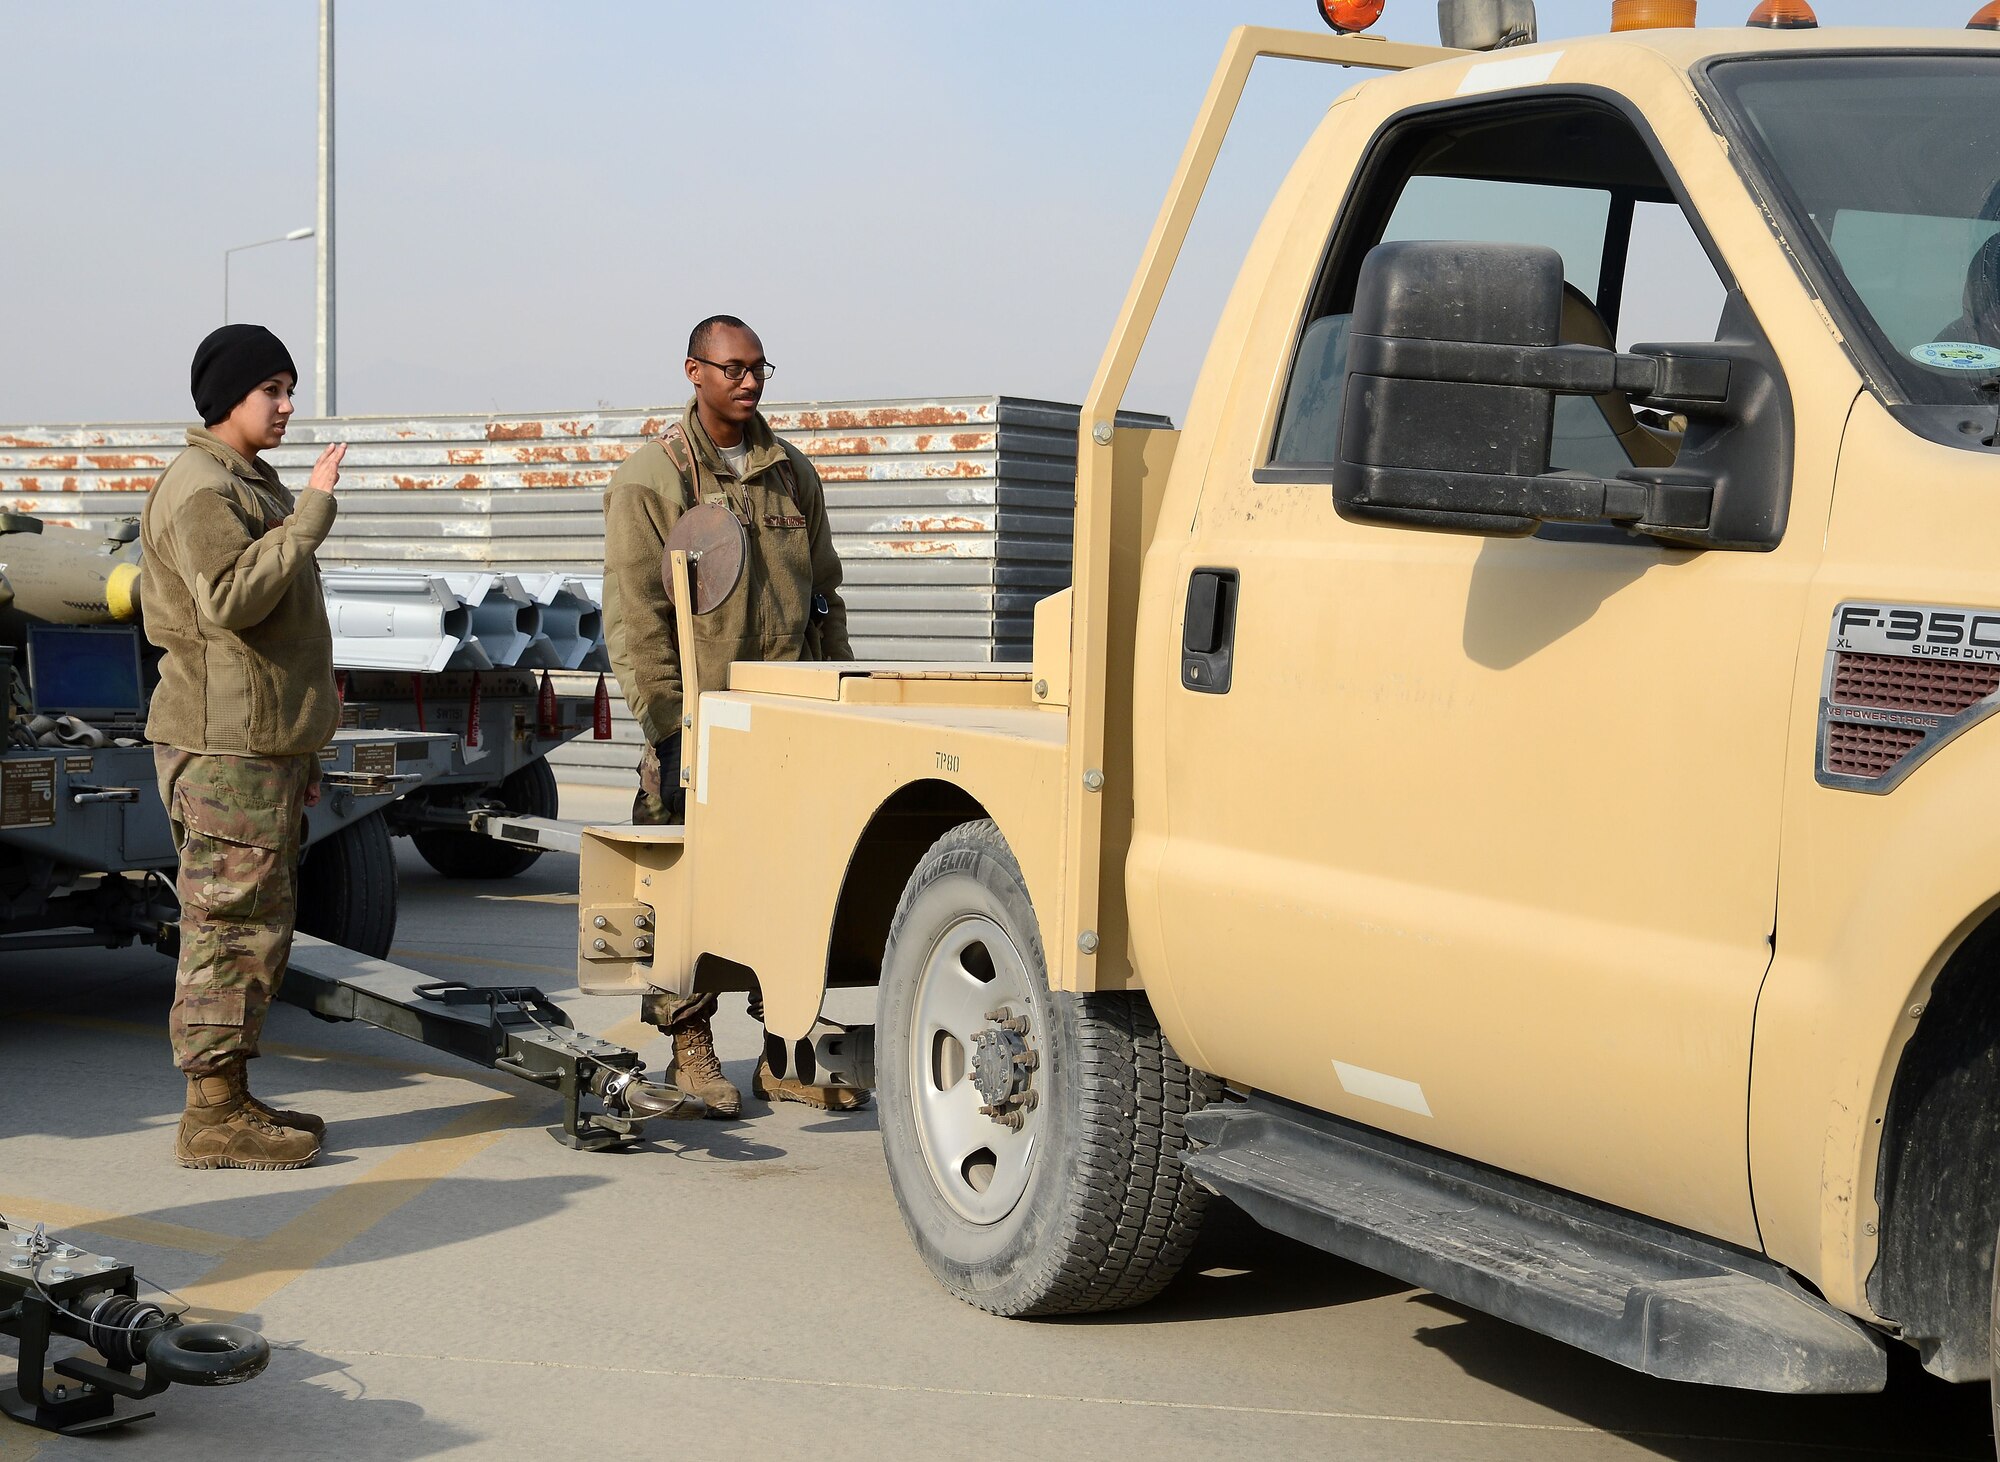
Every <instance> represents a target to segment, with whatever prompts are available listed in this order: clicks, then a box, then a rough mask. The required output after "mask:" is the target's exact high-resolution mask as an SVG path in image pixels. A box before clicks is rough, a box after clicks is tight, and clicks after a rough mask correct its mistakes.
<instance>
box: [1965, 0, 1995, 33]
mask: <svg viewBox="0 0 2000 1462" xmlns="http://www.w3.org/2000/svg"><path fill="white" fill-rule="evenodd" d="M1965 28H1966V29H1967V30H2000V0H1986V3H1985V4H1984V5H1982V6H1980V7H1979V9H1978V10H1977V11H1976V12H1974V14H1973V17H1972V19H1970V20H1968V21H1967V22H1966V23H1965Z"/></svg>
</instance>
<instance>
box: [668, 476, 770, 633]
mask: <svg viewBox="0 0 2000 1462" xmlns="http://www.w3.org/2000/svg"><path fill="white" fill-rule="evenodd" d="M677 548H684V549H686V550H687V556H688V578H689V580H690V581H691V584H692V587H693V589H694V605H693V609H694V612H695V613H696V614H706V613H708V612H709V611H710V610H711V609H713V608H715V606H716V605H718V604H720V603H721V602H722V601H723V600H725V599H727V598H728V597H729V596H730V594H731V593H732V592H734V591H735V588H736V582H737V580H739V579H741V578H742V577H743V560H744V557H745V555H746V553H747V551H748V548H749V544H748V540H747V539H746V537H745V535H744V532H743V524H742V523H741V522H739V521H738V520H737V517H736V515H735V514H734V513H732V512H730V511H729V509H727V508H725V507H723V506H722V504H720V503H703V504H701V506H699V507H694V508H689V509H688V510H687V511H686V512H685V513H682V514H681V516H680V520H679V521H678V522H676V523H675V524H674V530H673V532H671V533H669V534H668V535H667V546H666V549H665V551H664V552H663V553H661V555H660V582H661V583H662V584H664V585H666V589H667V600H668V602H669V603H671V602H672V601H673V597H674V550H675V549H677Z"/></svg>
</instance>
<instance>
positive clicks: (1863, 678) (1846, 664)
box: [1829, 653, 2000, 776]
mask: <svg viewBox="0 0 2000 1462" xmlns="http://www.w3.org/2000/svg"><path fill="white" fill-rule="evenodd" d="M1996 690H2000V667H1996V666H1991V665H1965V664H1955V663H1952V662H1950V661H1942V662H1940V661H1935V660H1912V659H1906V658H1905V657H1903V656H1901V655H1858V654H1853V653H1847V654H1841V655H1837V656H1835V657H1834V666H1833V693H1832V695H1831V696H1830V697H1829V699H1830V700H1832V701H1833V703H1834V704H1835V705H1842V706H1880V707H1881V708H1882V709H1884V710H1891V711H1928V712H1929V713H1930V714H1932V715H1934V716H1955V715H1957V714H1958V713H1959V712H1960V711H1962V710H1964V709H1965V708H1966V707H1968V706H1971V705H1975V704H1977V703H1978V702H1980V701H1983V700H1985V699H1986V697H1988V696H1989V695H1992V694H1993V693H1994V692H1995V691H1996ZM1838 729H1839V728H1836V734H1838ZM1845 729H1849V730H1855V731H1860V730H1862V729H1863V728H1860V727H1849V728H1845ZM1867 734H1869V735H1875V734H1877V733H1875V732H1874V731H1873V730H1872V729H1870V730H1869V731H1868V733H1867ZM1895 734H1896V735H1899V736H1900V735H1901V734H1903V733H1901V732H1897V733H1895ZM1918 739H1919V738H1918V736H1917V734H1916V733H1911V734H1910V739H1909V741H1908V743H1907V744H1906V745H1905V746H1904V750H1908V749H1909V747H1910V746H1914V745H1915V744H1916V742H1917V740H1918ZM1898 755H1901V753H1900V752H1899V753H1898ZM1829 770H1835V771H1844V770H1845V768H1840V767H1831V766H1830V767H1829ZM1884 770H1887V768H1884ZM1853 775H1856V776H1867V775H1876V774H1873V773H1865V772H1856V773H1853Z"/></svg>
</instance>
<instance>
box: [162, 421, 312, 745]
mask: <svg viewBox="0 0 2000 1462" xmlns="http://www.w3.org/2000/svg"><path fill="white" fill-rule="evenodd" d="M187 441H188V445H187V450H186V451H184V452H182V453H181V454H180V455H179V456H178V457H176V458H174V460H173V462H172V463H171V464H169V466H168V467H167V470H166V471H165V472H164V473H162V474H161V475H160V480H159V481H158V482H157V483H155V484H154V485H153V490H152V491H151V492H149V493H148V494H147V495H146V509H145V513H144V515H143V517H142V518H141V520H140V530H139V545H140V548H141V550H142V552H143V554H144V558H143V560H142V573H143V575H144V578H143V583H142V598H141V602H142V603H143V604H144V605H145V616H146V638H147V639H149V640H151V641H152V642H153V643H154V644H155V645H158V646H159V647H160V648H161V649H162V650H164V651H166V657H165V658H164V659H163V660H161V662H160V685H159V689H158V690H156V691H155V692H154V693H153V701H152V709H151V712H150V714H149V715H148V717H147V719H146V736H147V738H148V739H149V740H151V741H154V742H156V743H163V744H165V745H168V746H177V747H179V748H180V749H181V750H183V751H194V752H202V753H206V754H222V755H229V756H297V755H301V754H303V753H305V752H317V751H318V750H319V749H320V748H321V747H322V746H324V745H326V743H327V742H328V741H329V740H331V739H332V737H333V732H334V728H335V727H336V726H337V725H338V724H339V721H340V695H339V692H338V691H337V690H336V689H335V687H334V683H333V632H332V631H331V629H329V628H328V626H327V622H326V602H325V600H324V598H323V597H322V596H321V593H320V584H319V568H318V566H317V565H316V564H315V563H314V562H313V552H314V550H316V549H317V548H318V547H319V546H320V544H321V543H322V542H323V541H324V540H325V538H326V535H327V531H328V530H329V529H330V528H332V527H333V515H334V501H333V494H332V493H330V492H317V491H315V492H308V493H306V494H304V497H303V499H302V500H296V501H295V500H294V499H293V497H292V495H291V494H290V493H289V492H287V491H285V488H284V485H283V484H282V483H281V482H279V481H278V474H277V472H276V471H275V470H273V469H272V467H271V465H270V464H269V463H267V462H265V461H264V460H263V459H262V458H261V457H259V458H255V459H249V458H245V457H243V456H242V455H240V454H239V453H237V452H236V451H234V450H233V449H231V448H230V447H228V446H226V445H225V444H224V443H223V442H222V441H221V439H219V438H218V437H216V436H214V435H213V434H211V433H209V432H206V431H203V430H202V429H201V428H199V427H190V428H189V429H188V434H187Z"/></svg>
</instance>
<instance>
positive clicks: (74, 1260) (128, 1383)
mask: <svg viewBox="0 0 2000 1462" xmlns="http://www.w3.org/2000/svg"><path fill="white" fill-rule="evenodd" d="M0 1233H4V1234H5V1235H6V1237H5V1240H4V1241H0V1255H4V1259H0V1335H11V1336H13V1337H14V1339H15V1340H16V1341H17V1342H18V1344H19V1346H20V1359H19V1362H18V1364H17V1365H16V1367H15V1373H14V1385H13V1386H12V1387H10V1388H9V1389H7V1390H5V1391H0V1412H5V1413H6V1414H7V1415H8V1416H11V1417H13V1418H14V1420H16V1421H18V1422H22V1423H25V1424H26V1425H28V1426H33V1427H40V1428H41V1429H42V1430H44V1431H51V1432H60V1433H62V1434H63V1435H65V1436H85V1435H88V1434H89V1433H91V1432H101V1431H107V1430H109V1429H110V1428H112V1427H116V1426H124V1425H125V1424H126V1423H128V1422H134V1421H144V1420H145V1419H146V1418H147V1417H149V1416H151V1415H152V1414H153V1413H152V1412H150V1411H127V1412H122V1413H121V1412H118V1411H116V1410H115V1409H114V1408H115V1407H116V1405H117V1403H118V1400H119V1399H120V1398H121V1397H122V1398H124V1399H125V1400H128V1401H141V1400H144V1399H145V1398H147V1397H149V1396H157V1395H159V1394H160V1393H161V1392H162V1391H164V1390H166V1389H167V1387H169V1386H171V1385H173V1384H174V1383H175V1382H176V1381H178V1382H179V1383H180V1384H181V1385H183V1386H232V1385H235V1384H236V1383H238V1382H240V1381H247V1380H249V1379H251V1378H252V1377H253V1376H255V1375H257V1374H258V1373H259V1372H261V1371H262V1370H263V1369H264V1367H265V1365H266V1364H267V1363H268V1362H269V1361H270V1359H271V1346H270V1342H269V1341H267V1340H265V1339H264V1337H263V1336H261V1335H259V1334H258V1333H257V1332H256V1331H254V1330H250V1329H246V1328H245V1327H243V1326H241V1325H183V1324H182V1323H181V1320H180V1317H179V1316H178V1315H170V1314H168V1313H167V1312H166V1311H165V1310H163V1309H161V1308H160V1306H158V1305H156V1304H154V1303H153V1302H152V1301H151V1300H142V1299H140V1298H139V1291H138V1281H137V1279H136V1278H135V1276H134V1275H133V1273H132V1266H131V1265H129V1264H122V1263H120V1262H119V1261H118V1260H116V1259H107V1258H104V1257H103V1256H102V1255H98V1254H87V1253H85V1252H84V1251H83V1250H82V1249H79V1248H76V1247H74V1246H72V1245H69V1244H65V1243H63V1242H62V1241H61V1240H60V1239H58V1238H55V1237H54V1236H52V1235H51V1234H49V1233H48V1232H47V1231H46V1230H44V1229H43V1227H42V1226H41V1225H40V1224H37V1225H35V1227H34V1228H33V1229H10V1228H9V1227H8V1226H7V1224H6V1222H5V1221H4V1220H0ZM57 1338H66V1339H70V1340H80V1341H82V1342H83V1343H84V1344H85V1345H88V1346H89V1347H90V1348H91V1349H93V1350H95V1351H96V1352H97V1353H98V1354H99V1355H100V1356H102V1357H103V1358H104V1359H103V1362H102V1363H101V1364H100V1363H99V1362H97V1361H93V1360H86V1359H84V1358H83V1357H82V1356H71V1357H70V1358H69V1359H67V1360H59V1361H57V1362H56V1363H55V1364H54V1365H53V1366H51V1365H50V1364H49V1360H48V1352H49V1343H50V1342H51V1341H52V1340H55V1339H57ZM135 1372H139V1374H134V1373H135ZM32 1450H33V1449H32V1448H30V1451H32Z"/></svg>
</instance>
